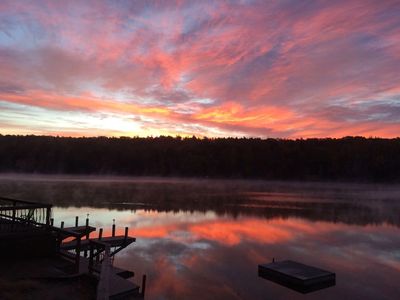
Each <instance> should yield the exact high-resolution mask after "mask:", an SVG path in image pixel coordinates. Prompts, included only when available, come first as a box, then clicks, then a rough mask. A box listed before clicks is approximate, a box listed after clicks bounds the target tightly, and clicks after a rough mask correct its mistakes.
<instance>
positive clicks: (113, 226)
mask: <svg viewBox="0 0 400 300" xmlns="http://www.w3.org/2000/svg"><path fill="white" fill-rule="evenodd" d="M111 235H112V236H113V237H114V236H115V219H113V225H112V234H111Z"/></svg>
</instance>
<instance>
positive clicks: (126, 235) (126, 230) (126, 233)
mask: <svg viewBox="0 0 400 300" xmlns="http://www.w3.org/2000/svg"><path fill="white" fill-rule="evenodd" d="M128 230H129V228H128V227H125V235H124V237H125V240H126V238H127V237H128Z"/></svg>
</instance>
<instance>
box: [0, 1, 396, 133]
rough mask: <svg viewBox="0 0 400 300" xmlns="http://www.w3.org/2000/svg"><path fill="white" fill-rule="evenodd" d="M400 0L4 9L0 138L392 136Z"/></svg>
mask: <svg viewBox="0 0 400 300" xmlns="http://www.w3.org/2000/svg"><path fill="white" fill-rule="evenodd" d="M399 132H400V1H399V0H396V1H389V0H381V1H376V0H372V1H370V0H359V1H353V0H343V1H342V0H335V1H331V0H321V1H319V0H315V1H301V0H280V1H273V0H271V1H265V0H261V1H252V0H241V1H239V0H238V1H205V0H204V1H203V0H202V1H198V0H195V1H183V0H176V1H150V0H149V1H118V0H113V1H111V0H110V1H98V0H96V1H92V0H85V1H83V0H82V1H50V0H49V1H41V0H35V1H28V0H26V1H22V0H21V1H17V0H11V1H8V0H2V1H0V133H1V134H36V135H59V136H159V135H172V136H176V135H180V136H192V135H195V136H198V137H202V136H208V137H227V136H231V137H261V138H267V137H272V138H311V137H321V138H322V137H342V136H349V135H351V136H365V137H387V138H392V137H397V136H399V135H400V134H399Z"/></svg>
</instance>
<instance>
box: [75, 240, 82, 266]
mask: <svg viewBox="0 0 400 300" xmlns="http://www.w3.org/2000/svg"><path fill="white" fill-rule="evenodd" d="M80 258H81V237H78V238H77V239H76V255H75V268H76V272H77V273H79V264H80Z"/></svg>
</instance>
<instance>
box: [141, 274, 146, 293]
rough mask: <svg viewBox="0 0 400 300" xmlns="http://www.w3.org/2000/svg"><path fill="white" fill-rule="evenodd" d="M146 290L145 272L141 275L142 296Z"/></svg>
mask: <svg viewBox="0 0 400 300" xmlns="http://www.w3.org/2000/svg"><path fill="white" fill-rule="evenodd" d="M145 292H146V274H145V275H143V277H142V292H141V294H142V297H144V293H145Z"/></svg>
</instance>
